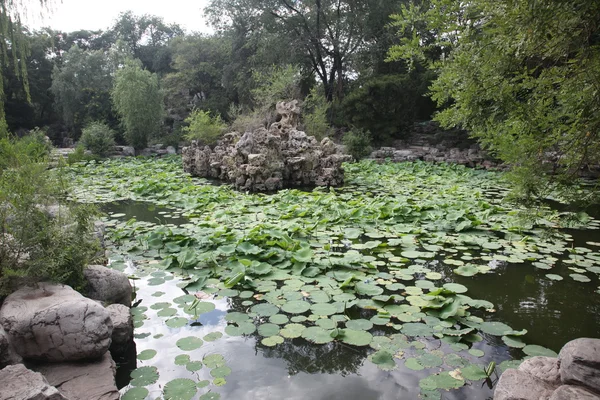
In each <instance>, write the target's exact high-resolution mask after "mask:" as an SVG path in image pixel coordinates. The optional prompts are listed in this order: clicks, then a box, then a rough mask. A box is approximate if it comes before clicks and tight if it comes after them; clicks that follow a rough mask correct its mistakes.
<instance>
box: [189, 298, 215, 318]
mask: <svg viewBox="0 0 600 400" xmlns="http://www.w3.org/2000/svg"><path fill="white" fill-rule="evenodd" d="M214 309H215V304H214V303H211V302H208V301H198V302H192V303H191V304H188V305H186V306H185V307H184V308H183V311H184V312H185V313H186V314H191V315H200V314H205V313H207V312H211V311H213V310H214Z"/></svg>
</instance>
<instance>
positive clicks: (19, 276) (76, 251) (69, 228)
mask: <svg viewBox="0 0 600 400" xmlns="http://www.w3.org/2000/svg"><path fill="white" fill-rule="evenodd" d="M33 143H35V142H34V141H33V140H32V139H21V140H11V139H6V138H5V139H1V140H0V148H1V149H2V152H3V154H10V158H8V159H5V158H4V157H2V159H3V160H5V161H4V163H3V165H2V168H1V169H0V294H4V295H5V294H7V293H9V292H10V291H12V290H13V289H15V288H16V287H18V286H19V285H21V284H24V283H32V282H38V281H41V280H50V281H54V282H60V283H66V284H69V285H71V286H73V287H74V288H76V289H78V288H81V286H82V284H83V269H84V267H85V266H86V265H87V264H88V262H89V261H90V260H91V259H92V257H94V255H95V254H96V251H97V250H98V246H97V243H96V241H94V240H92V235H91V231H92V229H93V224H92V220H91V218H92V217H93V215H94V214H95V211H94V210H95V209H94V207H91V206H79V205H73V204H67V203H64V202H62V196H63V195H64V192H65V190H66V183H65V180H64V179H62V177H61V175H60V171H50V170H48V165H47V163H46V162H44V158H43V157H40V153H39V151H38V149H39V148H40V144H33ZM32 149H35V150H34V151H31V150H32Z"/></svg>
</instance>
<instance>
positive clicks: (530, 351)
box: [523, 344, 558, 357]
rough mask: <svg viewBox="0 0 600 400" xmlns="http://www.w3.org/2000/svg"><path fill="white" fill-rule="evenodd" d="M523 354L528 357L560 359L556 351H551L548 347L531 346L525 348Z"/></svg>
mask: <svg viewBox="0 0 600 400" xmlns="http://www.w3.org/2000/svg"><path fill="white" fill-rule="evenodd" d="M523 352H524V353H525V354H527V355H528V356H532V357H535V356H543V357H558V354H556V352H555V351H553V350H550V349H548V348H546V347H542V346H538V345H536V344H529V345H527V346H525V347H523Z"/></svg>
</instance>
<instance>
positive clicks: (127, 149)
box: [121, 146, 135, 157]
mask: <svg viewBox="0 0 600 400" xmlns="http://www.w3.org/2000/svg"><path fill="white" fill-rule="evenodd" d="M121 154H123V155H124V156H126V157H134V156H135V148H134V147H133V146H121Z"/></svg>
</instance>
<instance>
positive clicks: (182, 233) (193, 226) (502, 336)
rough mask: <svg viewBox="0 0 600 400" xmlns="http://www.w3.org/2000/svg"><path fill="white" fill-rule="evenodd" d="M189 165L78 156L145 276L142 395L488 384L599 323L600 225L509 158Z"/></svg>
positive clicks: (463, 393) (139, 331)
mask: <svg viewBox="0 0 600 400" xmlns="http://www.w3.org/2000/svg"><path fill="white" fill-rule="evenodd" d="M179 168H180V161H179V159H177V158H172V159H167V160H161V161H158V160H155V161H149V160H140V159H136V160H130V161H107V162H105V163H101V164H91V165H87V166H78V167H75V168H73V169H72V171H71V173H72V174H73V179H74V180H75V182H76V186H75V188H74V192H73V197H74V199H76V200H78V201H87V202H94V203H100V204H102V208H103V209H104V211H106V212H107V217H106V223H107V225H108V231H109V234H108V237H109V240H108V246H109V248H108V253H109V257H110V259H111V262H112V264H111V265H112V266H113V267H114V268H117V269H122V270H124V271H126V272H127V273H128V274H130V275H132V276H134V277H135V278H136V279H135V280H134V283H135V287H136V305H137V306H136V307H135V308H134V309H132V313H133V315H134V319H135V324H136V331H135V333H136V346H137V360H136V361H135V362H134V363H133V365H131V364H130V365H126V364H124V365H122V366H121V368H120V371H119V374H120V377H121V379H120V382H121V383H122V385H124V387H123V389H122V393H123V398H125V399H145V398H153V399H154V398H157V397H160V396H164V398H173V399H180V398H181V399H192V398H194V399H197V398H200V399H213V398H214V399H216V398H223V399H301V398H302V399H303V398H307V397H308V398H314V399H338V398H339V399H397V398H419V396H420V397H421V398H427V399H434V398H437V399H440V398H443V399H471V398H472V399H485V398H491V397H492V396H493V384H494V383H495V381H496V379H497V376H498V375H499V374H500V373H501V371H502V370H503V369H505V368H508V367H514V366H517V365H518V363H519V362H520V360H522V359H523V358H524V357H528V356H531V355H538V354H540V355H542V354H543V355H545V354H547V355H553V354H554V352H556V351H558V350H559V349H560V348H561V347H562V345H564V344H565V343H566V342H567V341H569V340H571V339H574V338H577V337H582V336H587V337H597V335H598V332H600V319H599V318H598V317H597V316H598V312H599V311H600V295H599V294H598V292H597V291H598V289H599V287H598V286H599V282H598V274H599V273H600V267H599V265H600V252H599V249H600V247H598V246H600V243H599V242H600V234H599V233H600V230H598V227H599V226H600V224H599V223H598V221H597V220H595V219H593V218H591V217H586V216H582V217H581V218H580V221H579V223H578V224H577V225H576V226H575V228H577V229H567V228H565V227H563V226H562V221H563V220H564V217H566V216H568V215H567V213H566V212H559V211H556V210H551V209H549V208H541V209H536V210H526V209H519V208H516V207H515V206H514V205H509V204H507V203H505V202H504V201H503V198H504V195H505V193H506V186H505V184H504V182H503V180H502V175H501V174H495V173H485V172H481V171H474V170H468V169H465V168H462V167H457V166H446V165H430V164H425V163H407V164H402V165H393V164H389V165H387V164H386V165H374V164H370V163H361V164H359V165H353V166H348V167H347V181H348V182H347V185H346V187H345V188H343V189H336V190H324V189H316V190H314V191H312V192H307V191H297V190H290V191H282V192H279V193H277V194H273V195H250V194H243V193H237V192H234V191H231V190H230V189H229V188H227V187H226V186H219V187H217V186H214V185H210V184H209V183H208V182H206V181H202V180H197V179H192V178H190V177H189V176H186V175H185V174H182V173H181V172H180V171H181V170H180V169H179ZM524 215H525V216H530V217H531V216H532V215H533V216H534V217H535V218H529V219H524V218H523V216H524ZM492 361H493V362H495V363H496V368H495V370H494V371H493V372H491V374H490V379H486V377H487V375H488V374H487V373H486V372H490V371H489V370H488V371H485V370H486V369H487V367H489V366H490V362H492ZM130 374H131V377H132V378H133V379H132V380H131V381H130V379H128V376H129V375H130Z"/></svg>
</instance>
